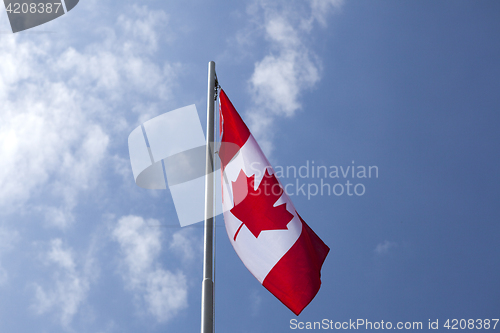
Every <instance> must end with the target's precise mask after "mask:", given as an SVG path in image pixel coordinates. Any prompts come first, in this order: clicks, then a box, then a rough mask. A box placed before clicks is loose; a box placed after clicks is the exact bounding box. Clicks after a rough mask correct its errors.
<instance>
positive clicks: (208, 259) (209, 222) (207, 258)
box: [201, 61, 215, 333]
mask: <svg viewBox="0 0 500 333" xmlns="http://www.w3.org/2000/svg"><path fill="white" fill-rule="evenodd" d="M214 97H215V62H213V61H210V62H209V63H208V95H207V146H206V172H205V233H204V255H203V282H202V287H201V333H213V331H214V281H213V234H214V218H213V216H214V214H213V206H214V202H213V201H214V162H215V159H214Z"/></svg>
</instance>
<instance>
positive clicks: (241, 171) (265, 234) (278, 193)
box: [219, 90, 330, 315]
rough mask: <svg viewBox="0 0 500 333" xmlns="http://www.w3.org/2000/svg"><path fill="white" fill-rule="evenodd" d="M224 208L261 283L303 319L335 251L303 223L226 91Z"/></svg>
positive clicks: (222, 108)
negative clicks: (323, 268) (329, 255)
mask: <svg viewBox="0 0 500 333" xmlns="http://www.w3.org/2000/svg"><path fill="white" fill-rule="evenodd" d="M219 112H220V132H221V133H220V134H221V147H220V149H219V156H220V159H221V171H222V178H221V179H222V205H223V212H224V222H225V224H226V231H227V234H228V236H229V240H230V241H231V244H232V245H233V247H234V249H235V251H236V253H237V254H238V256H239V257H240V259H241V260H242V261H243V263H244V264H245V266H246V267H247V268H248V270H249V271H250V272H251V273H252V274H253V275H254V276H255V277H256V278H257V280H259V282H260V283H262V285H263V286H264V287H265V288H266V289H267V290H269V291H270V292H271V293H272V294H273V295H274V296H276V297H277V298H278V299H279V300H280V301H281V302H282V303H283V304H285V305H286V306H287V307H288V308H289V309H290V310H292V312H293V313H295V314H296V315H299V314H300V313H301V312H302V310H303V309H304V308H305V307H306V306H307V305H308V304H309V303H310V302H311V301H312V299H313V298H314V296H316V294H317V292H318V290H319V288H320V286H321V266H322V265H323V262H324V260H325V258H326V256H327V254H328V251H330V249H329V248H328V246H326V245H325V243H323V241H322V240H321V239H320V238H319V237H318V236H317V235H316V234H315V233H314V231H313V230H312V229H311V228H310V227H309V226H308V225H307V224H306V223H305V222H304V220H303V219H302V218H301V217H300V215H299V214H298V213H297V211H296V210H295V207H294V206H293V203H292V201H291V200H290V198H289V197H288V195H287V194H286V193H285V192H284V191H283V186H282V185H281V183H280V181H279V180H278V179H277V178H276V176H275V173H274V170H273V168H272V167H271V165H270V164H269V162H268V161H267V159H266V157H265V156H264V153H263V152H262V150H261V149H260V147H259V145H258V144H257V142H256V141H255V139H254V137H253V136H252V134H251V133H250V131H249V130H248V128H247V126H246V125H245V123H244V122H243V120H242V119H241V117H240V116H239V114H238V112H237V111H236V109H235V108H234V106H233V105H232V104H231V101H230V100H229V99H228V97H227V96H226V94H225V93H224V91H223V90H221V91H220V95H219Z"/></svg>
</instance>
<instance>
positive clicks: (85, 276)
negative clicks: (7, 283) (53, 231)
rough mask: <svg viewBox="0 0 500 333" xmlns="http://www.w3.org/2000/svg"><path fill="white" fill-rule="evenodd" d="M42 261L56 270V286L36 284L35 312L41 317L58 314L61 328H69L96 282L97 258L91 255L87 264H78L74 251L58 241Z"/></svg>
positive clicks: (54, 278)
mask: <svg viewBox="0 0 500 333" xmlns="http://www.w3.org/2000/svg"><path fill="white" fill-rule="evenodd" d="M42 259H43V261H44V262H45V263H46V265H48V266H50V267H51V269H52V270H53V279H52V281H53V282H54V286H52V287H49V288H44V287H42V286H41V285H39V284H38V283H35V284H34V287H35V301H34V303H33V304H32V308H33V309H34V310H35V312H36V313H37V314H39V315H41V314H45V313H47V312H52V313H55V315H56V316H57V318H58V320H59V321H60V323H61V325H63V326H64V327H69V325H70V324H71V321H72V320H73V317H74V316H75V315H76V314H77V312H78V310H79V308H80V307H81V305H82V303H83V302H84V301H85V299H86V297H87V294H88V292H89V289H90V283H91V282H92V281H93V280H94V279H95V274H96V273H95V272H96V269H95V265H94V258H93V254H92V252H89V254H88V255H87V256H86V258H84V260H82V261H83V262H81V263H77V260H76V259H75V254H74V251H73V250H72V249H71V248H69V247H67V246H64V245H63V242H62V240H61V239H59V238H56V239H53V240H52V241H51V242H50V250H49V251H48V252H46V253H45V254H44V255H43V257H42Z"/></svg>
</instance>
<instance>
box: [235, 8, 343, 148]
mask: <svg viewBox="0 0 500 333" xmlns="http://www.w3.org/2000/svg"><path fill="white" fill-rule="evenodd" d="M341 4H342V1H340V0H311V1H309V2H307V3H306V4H304V3H300V4H297V6H290V3H289V1H269V0H258V1H255V2H253V3H252V4H251V5H250V6H249V7H248V10H247V11H248V13H249V15H250V16H251V20H250V21H251V22H252V23H253V24H254V25H256V26H257V28H254V30H255V31H257V32H260V33H263V35H264V38H265V40H266V41H267V44H268V46H269V52H268V54H267V55H265V56H264V57H263V58H262V59H261V60H260V61H257V62H256V63H255V67H254V71H253V74H252V76H251V77H250V79H249V81H248V82H249V88H250V91H251V93H252V100H253V101H254V105H253V106H252V107H251V108H250V110H249V111H248V113H249V114H250V116H249V120H250V121H249V125H250V127H251V129H252V133H253V134H254V135H255V136H256V137H257V139H258V140H259V143H260V144H261V146H262V147H263V149H264V151H265V152H266V153H268V154H269V153H270V152H271V150H272V134H271V133H272V131H271V130H270V129H271V127H272V126H273V124H274V120H275V118H276V117H281V116H286V117H291V116H293V115H294V114H295V112H296V111H297V110H299V109H301V108H302V105H301V103H300V97H301V94H302V92H303V91H304V90H307V89H310V88H312V87H313V86H314V85H315V84H316V83H317V82H318V81H319V80H320V78H321V63H320V61H319V59H318V57H317V56H316V55H315V54H314V53H313V52H312V51H311V50H310V49H309V47H308V45H307V40H308V39H309V37H310V34H311V33H312V30H313V25H314V22H318V23H319V24H320V25H321V26H326V17H327V15H328V13H329V12H331V11H332V10H333V9H338V8H340V6H341ZM292 8H293V9H292ZM248 35H249V34H248V33H246V34H243V33H240V34H239V35H238V38H239V39H238V40H240V41H241V43H242V44H248V41H245V38H242V36H247V37H246V39H248Z"/></svg>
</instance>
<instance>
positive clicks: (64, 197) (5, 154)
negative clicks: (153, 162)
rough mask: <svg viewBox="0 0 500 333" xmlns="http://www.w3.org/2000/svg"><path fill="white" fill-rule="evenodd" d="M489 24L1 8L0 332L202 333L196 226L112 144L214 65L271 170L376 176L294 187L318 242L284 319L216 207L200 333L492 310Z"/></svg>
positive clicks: (199, 85)
mask: <svg viewBox="0 0 500 333" xmlns="http://www.w3.org/2000/svg"><path fill="white" fill-rule="evenodd" d="M499 15H500V4H499V3H497V2H495V1H404V2H402V1H395V0H394V1H337V0H330V1H328V0H324V1H320V0H310V1H269V0H255V1H244V2H228V1H226V2H215V1H156V0H149V1H144V2H134V1H130V0H123V1H108V0H107V1H95V0H82V1H80V3H79V4H78V6H76V7H75V8H74V9H73V10H72V11H71V12H70V13H68V14H67V15H64V16H62V17H60V18H58V19H56V20H54V21H52V22H49V23H47V24H45V25H42V26H39V27H36V28H33V29H31V30H28V31H26V32H21V33H18V34H16V35H12V34H11V32H10V27H9V24H8V21H7V14H6V12H5V11H4V10H2V11H1V12H0V31H1V34H0V59H1V61H0V115H1V116H0V118H1V119H2V122H1V123H0V184H1V186H0V208H1V209H0V214H1V218H0V331H1V332H102V333H112V332H165V331H166V332H192V331H197V330H199V326H200V298H201V296H200V294H201V278H202V245H201V244H202V233H203V230H202V228H201V227H200V225H195V226H192V227H187V228H183V229H181V228H180V227H176V225H177V224H178V220H177V216H176V214H175V208H174V205H173V203H172V199H171V196H170V194H169V192H168V191H159V190H158V191H153V190H145V189H141V188H139V187H138V186H136V185H135V183H134V179H133V175H132V170H131V167H130V162H129V156H128V148H127V137H128V135H129V133H130V132H131V131H132V130H133V129H134V128H136V127H137V126H138V125H139V124H140V123H142V122H144V121H146V120H148V119H151V118H153V117H154V116H156V115H159V114H161V113H163V112H167V111H169V110H173V109H176V108H179V107H183V106H185V105H188V104H193V103H195V104H196V106H197V109H198V113H199V115H200V118H201V119H202V120H204V119H205V110H206V101H205V98H206V81H207V63H208V61H210V60H214V61H215V62H216V64H217V65H216V70H217V74H218V78H219V81H220V84H221V85H222V87H223V89H224V90H225V91H226V93H227V94H228V96H229V98H230V99H231V100H232V102H233V104H234V105H235V107H236V108H237V110H238V111H239V112H240V114H241V115H242V116H243V118H244V120H245V121H246V122H247V124H248V125H249V127H250V130H251V131H252V133H253V134H254V135H255V136H256V138H257V140H258V141H259V143H260V144H261V146H262V147H263V148H264V149H265V151H266V152H267V153H268V158H269V159H270V160H271V162H272V163H273V164H275V165H280V166H285V167H286V166H295V167H296V168H299V167H300V166H303V165H306V163H309V164H312V161H314V164H315V165H316V166H317V165H324V166H327V167H332V166H337V167H339V168H340V166H342V167H343V168H344V169H345V168H347V167H348V166H352V165H355V166H366V167H368V166H377V168H378V177H374V176H372V177H371V178H357V177H354V178H353V177H350V176H347V178H344V177H343V176H342V175H340V178H325V179H323V181H324V182H326V183H328V184H329V185H331V186H334V185H335V184H337V183H339V184H343V185H345V183H346V181H350V182H351V183H353V184H362V185H363V186H364V188H365V192H364V194H363V195H352V196H349V195H347V194H346V193H344V194H342V195H339V196H336V195H315V196H311V197H309V198H308V197H307V195H302V194H300V193H299V194H298V195H295V196H292V200H293V202H294V204H295V206H296V208H297V210H298V211H299V213H300V214H301V215H302V217H303V218H304V219H305V220H306V221H307V222H308V224H309V225H310V226H311V227H312V228H313V229H314V230H315V231H316V233H317V234H318V235H319V236H320V237H321V238H322V239H323V241H324V242H325V243H326V244H327V245H328V246H329V247H330V249H331V251H330V254H329V255H328V257H327V259H326V261H325V264H324V266H323V270H322V281H323V285H322V287H321V289H320V291H319V293H318V295H317V296H316V298H315V299H314V300H313V301H312V303H311V304H310V305H309V306H308V307H307V308H306V309H305V310H304V312H303V313H302V314H301V315H300V316H299V317H295V315H293V314H292V313H291V311H290V310H288V309H287V308H286V307H285V306H283V305H282V304H281V303H280V302H279V301H278V300H277V299H275V298H274V296H272V295H271V294H270V293H269V292H267V291H266V290H265V289H264V288H263V287H262V286H261V285H260V284H259V283H258V281H257V280H256V279H255V278H254V277H253V276H252V275H251V274H250V273H249V272H248V271H247V270H246V268H245V267H244V265H243V264H242V263H241V261H240V260H239V258H238V257H237V255H236V254H235V252H234V250H233V249H232V247H231V245H230V243H229V241H228V239H227V234H226V232H225V229H224V227H223V221H222V218H221V217H220V216H219V218H218V219H217V224H218V227H217V232H216V243H217V248H216V256H217V258H216V281H215V285H216V287H215V289H216V294H215V306H216V331H217V332H288V331H291V330H290V324H289V321H290V319H292V318H297V320H299V321H304V322H307V321H321V320H322V319H325V318H327V319H329V320H333V321H334V322H337V321H339V322H344V321H349V319H351V320H356V319H359V318H361V319H367V320H370V321H373V322H380V321H381V320H384V321H385V322H387V321H391V322H392V323H394V325H395V324H396V323H397V322H399V321H401V322H406V321H410V322H414V321H420V322H423V324H424V327H426V325H427V323H428V320H429V319H431V320H432V321H435V320H436V319H439V323H440V325H442V324H444V322H445V321H446V319H453V318H456V319H471V318H472V319H488V318H489V319H492V318H498V309H499V308H500V289H499V287H498V281H499V280H500V270H499V268H498V256H499V254H500V245H499V242H498V235H499V234H500V225H499V222H498V221H499V220H500V219H499V218H500V211H499V208H498V207H499V205H498V203H497V201H498V199H499V192H498V184H499V183H500V179H499V176H498V171H497V166H498V164H499V162H500V159H499V154H498V144H499V142H500V134H499V132H498V129H497V127H498V123H499V121H500V119H499V115H498V111H499V107H500V97H499V96H500V95H499V94H498V91H500V79H499V77H500V60H499V59H500V43H499V42H498V31H500V20H499V19H498V18H499ZM202 123H203V121H202ZM203 126H205V125H203ZM353 161H354V162H353ZM298 180H299V181H300V182H301V183H303V184H306V185H305V186H306V191H307V186H308V185H311V188H312V189H313V188H314V185H313V184H316V185H318V184H320V181H321V179H317V178H315V179H312V178H307V179H303V178H301V179H298ZM296 181H297V179H295V178H292V177H289V178H284V179H282V182H283V183H284V184H292V185H293V184H296V183H295V182H296ZM292 188H293V187H292ZM360 188H361V187H358V189H360ZM441 328H442V327H441ZM497 329H499V327H498V326H497Z"/></svg>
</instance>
